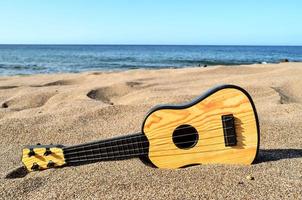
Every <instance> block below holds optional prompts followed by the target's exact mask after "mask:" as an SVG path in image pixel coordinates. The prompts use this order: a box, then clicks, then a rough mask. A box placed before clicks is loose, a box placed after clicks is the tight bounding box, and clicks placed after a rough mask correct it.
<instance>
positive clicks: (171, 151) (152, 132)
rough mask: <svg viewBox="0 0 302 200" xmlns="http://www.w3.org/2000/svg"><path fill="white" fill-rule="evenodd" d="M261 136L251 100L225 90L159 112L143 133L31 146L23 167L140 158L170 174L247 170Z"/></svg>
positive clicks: (239, 91)
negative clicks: (210, 168) (190, 169)
mask: <svg viewBox="0 0 302 200" xmlns="http://www.w3.org/2000/svg"><path fill="white" fill-rule="evenodd" d="M259 132H260V131H259V123H258V117H257V113H256V109H255V105H254V103H253V101H252V98H251V96H250V95H249V94H248V93H247V92H246V91H245V90H244V89H242V88H240V87H238V86H235V85H221V86H218V87H215V88H213V89H211V90H209V91H208V92H206V93H205V94H203V95H201V96H199V97H198V98H196V99H195V100H193V101H191V102H189V103H187V104H182V105H158V106H156V107H154V108H153V109H151V110H150V111H149V113H148V114H147V115H146V117H145V119H144V121H143V123H142V130H141V133H136V134H132V135H126V136H122V137H115V138H111V139H106V140H100V141H94V142H90V143H85V144H80V145H74V146H63V145H40V144H38V145H33V146H26V147H25V148H24V149H23V153H22V154H23V155H22V162H23V164H24V165H25V167H26V169H27V170H28V171H36V170H44V169H48V168H53V167H63V166H75V165H81V164H87V163H93V162H98V161H109V160H122V159H129V158H136V157H137V158H140V159H141V160H142V161H143V162H144V163H146V164H150V165H152V166H154V167H158V168H168V169H172V168H182V167H187V166H191V165H196V164H210V163H219V164H244V165H248V164H252V163H253V162H254V160H255V158H256V156H257V153H258V149H259Z"/></svg>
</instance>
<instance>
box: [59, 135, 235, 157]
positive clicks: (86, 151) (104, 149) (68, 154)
mask: <svg viewBox="0 0 302 200" xmlns="http://www.w3.org/2000/svg"><path fill="white" fill-rule="evenodd" d="M215 137H221V135H220V136H213V137H211V138H215ZM227 137H232V136H227ZM224 138H225V136H224ZM206 139H210V137H209V138H200V139H198V140H192V141H185V142H177V143H175V145H179V144H186V143H191V142H195V141H200V140H203V141H204V140H206ZM145 142H146V141H142V142H137V143H135V144H136V145H137V146H138V144H139V143H140V144H143V143H145ZM165 144H169V142H166V143H161V144H157V145H153V147H158V146H163V145H165ZM219 144H225V143H224V142H223V143H215V144H208V145H203V147H204V146H211V145H219ZM195 145H196V144H195ZM113 148H117V150H116V151H111V152H107V149H110V150H113ZM119 148H121V149H122V150H121V151H120V149H119ZM144 149H149V147H139V148H132V149H123V147H121V146H120V145H114V146H109V147H101V148H96V149H90V150H82V151H78V152H73V153H66V154H65V153H64V156H70V155H75V154H79V153H92V154H91V155H88V156H102V155H103V154H104V155H107V156H108V154H115V153H117V152H118V153H129V152H132V151H136V150H138V151H140V150H144ZM177 149H178V148H174V149H164V150H162V151H167V150H177ZM102 150H103V151H106V152H103V153H101V151H102ZM93 151H99V152H100V153H99V154H93ZM154 152H157V151H154ZM140 155H141V153H140ZM123 156H129V154H128V155H123ZM72 157H74V158H86V157H87V155H84V156H82V157H81V156H78V155H76V156H71V158H70V159H73V158H72Z"/></svg>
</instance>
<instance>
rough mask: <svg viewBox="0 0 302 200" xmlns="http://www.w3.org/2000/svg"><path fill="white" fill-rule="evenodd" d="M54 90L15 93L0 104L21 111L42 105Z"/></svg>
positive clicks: (52, 94)
mask: <svg viewBox="0 0 302 200" xmlns="http://www.w3.org/2000/svg"><path fill="white" fill-rule="evenodd" d="M55 94H56V92H29V93H25V94H20V95H16V96H14V97H12V98H10V99H8V100H6V101H5V102H3V103H2V104H1V107H2V108H10V109H11V110H14V111H21V110H25V109H30V108H37V107H41V106H43V105H44V104H45V103H46V102H47V101H48V100H49V99H50V98H51V97H53V96H54V95H55Z"/></svg>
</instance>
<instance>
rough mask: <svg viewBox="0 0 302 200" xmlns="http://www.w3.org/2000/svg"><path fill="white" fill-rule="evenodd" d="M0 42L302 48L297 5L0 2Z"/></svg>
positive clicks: (258, 0)
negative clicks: (287, 46)
mask: <svg viewBox="0 0 302 200" xmlns="http://www.w3.org/2000/svg"><path fill="white" fill-rule="evenodd" d="M0 44H188V45H302V1H301V0H286V1H285V0H250V1H242V0H50V1H40V0H1V1H0Z"/></svg>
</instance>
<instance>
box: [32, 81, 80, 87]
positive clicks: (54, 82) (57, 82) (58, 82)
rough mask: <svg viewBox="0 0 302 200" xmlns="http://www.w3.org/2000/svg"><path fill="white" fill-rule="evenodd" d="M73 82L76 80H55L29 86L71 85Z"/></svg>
mask: <svg viewBox="0 0 302 200" xmlns="http://www.w3.org/2000/svg"><path fill="white" fill-rule="evenodd" d="M75 83H77V81H76V80H57V81H53V82H50V83H46V84H42V85H31V87H49V86H64V85H73V84H75Z"/></svg>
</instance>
